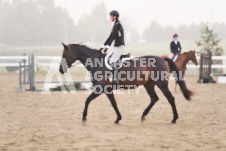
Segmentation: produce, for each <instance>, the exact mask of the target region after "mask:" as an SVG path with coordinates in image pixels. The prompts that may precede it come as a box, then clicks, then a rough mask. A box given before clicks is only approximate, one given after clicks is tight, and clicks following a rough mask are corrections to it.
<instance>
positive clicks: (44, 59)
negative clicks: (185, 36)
mask: <svg viewBox="0 0 226 151" xmlns="http://www.w3.org/2000/svg"><path fill="white" fill-rule="evenodd" d="M61 58H62V57H61V56H37V57H36V64H37V65H41V66H46V67H48V66H50V63H51V60H58V61H59V62H58V63H57V64H58V65H59V64H60V60H61ZM22 59H26V60H28V57H27V56H0V67H18V66H19V63H18V62H19V61H20V60H22ZM199 59H200V57H199V56H197V60H198V61H199ZM2 60H4V61H2ZM9 60H13V61H12V62H9ZM212 60H222V64H212V68H213V69H214V68H215V69H226V56H212ZM72 65H73V66H76V67H84V66H83V65H82V64H81V63H80V62H76V63H74V64H72ZM187 68H188V69H199V65H197V66H196V65H194V64H192V63H191V64H188V65H187Z"/></svg>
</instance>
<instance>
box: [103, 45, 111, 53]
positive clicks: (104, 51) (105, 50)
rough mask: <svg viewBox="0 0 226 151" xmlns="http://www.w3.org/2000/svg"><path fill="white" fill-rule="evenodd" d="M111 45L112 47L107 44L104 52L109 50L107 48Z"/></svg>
mask: <svg viewBox="0 0 226 151" xmlns="http://www.w3.org/2000/svg"><path fill="white" fill-rule="evenodd" d="M109 47H110V46H109V45H106V46H105V49H104V53H106V52H107V50H108V48H109Z"/></svg>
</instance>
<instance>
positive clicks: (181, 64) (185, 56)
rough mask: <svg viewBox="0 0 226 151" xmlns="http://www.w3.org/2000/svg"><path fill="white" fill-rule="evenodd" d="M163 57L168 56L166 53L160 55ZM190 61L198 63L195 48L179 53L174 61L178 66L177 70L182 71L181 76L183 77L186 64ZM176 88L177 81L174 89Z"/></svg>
mask: <svg viewBox="0 0 226 151" xmlns="http://www.w3.org/2000/svg"><path fill="white" fill-rule="evenodd" d="M162 57H163V58H169V56H168V55H164V56H162ZM190 60H191V61H192V62H193V63H194V64H195V65H198V61H197V59H196V51H195V50H190V51H188V52H184V53H182V54H180V55H179V56H178V58H177V60H176V61H175V64H176V66H177V68H178V70H179V71H181V72H182V77H184V74H185V71H186V69H187V67H186V65H187V63H188V62H189V61H190ZM176 89H177V82H176V83H175V91H176Z"/></svg>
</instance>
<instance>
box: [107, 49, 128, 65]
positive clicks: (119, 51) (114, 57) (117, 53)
mask: <svg viewBox="0 0 226 151" xmlns="http://www.w3.org/2000/svg"><path fill="white" fill-rule="evenodd" d="M124 49H125V46H123V45H121V46H119V47H115V49H114V51H113V55H112V56H111V59H110V64H112V63H113V62H116V61H117V60H118V59H119V58H120V56H121V55H122V53H123V52H124Z"/></svg>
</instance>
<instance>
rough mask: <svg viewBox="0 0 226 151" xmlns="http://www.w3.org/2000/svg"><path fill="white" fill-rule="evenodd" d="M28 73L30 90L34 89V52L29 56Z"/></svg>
mask: <svg viewBox="0 0 226 151" xmlns="http://www.w3.org/2000/svg"><path fill="white" fill-rule="evenodd" d="M28 72H29V73H28V74H29V75H30V91H35V84H34V54H32V55H31V56H30V63H29V71H28Z"/></svg>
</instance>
